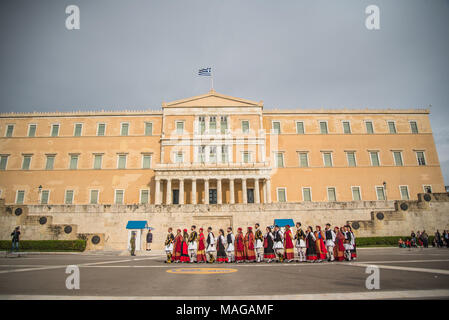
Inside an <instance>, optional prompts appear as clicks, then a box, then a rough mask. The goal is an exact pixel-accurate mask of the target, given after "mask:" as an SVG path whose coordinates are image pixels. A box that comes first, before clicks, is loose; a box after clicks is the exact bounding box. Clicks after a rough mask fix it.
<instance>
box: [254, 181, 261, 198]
mask: <svg viewBox="0 0 449 320" xmlns="http://www.w3.org/2000/svg"><path fill="white" fill-rule="evenodd" d="M254 202H255V203H260V190H259V179H254Z"/></svg>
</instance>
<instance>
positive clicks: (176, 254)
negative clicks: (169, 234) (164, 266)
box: [173, 229, 182, 263]
mask: <svg viewBox="0 0 449 320" xmlns="http://www.w3.org/2000/svg"><path fill="white" fill-rule="evenodd" d="M181 251H182V234H181V229H178V230H176V237H175V241H174V246H173V261H175V262H176V263H178V262H179V261H181Z"/></svg>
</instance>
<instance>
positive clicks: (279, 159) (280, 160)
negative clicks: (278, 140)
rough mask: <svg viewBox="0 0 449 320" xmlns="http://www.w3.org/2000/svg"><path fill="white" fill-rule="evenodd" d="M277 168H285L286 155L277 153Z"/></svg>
mask: <svg viewBox="0 0 449 320" xmlns="http://www.w3.org/2000/svg"><path fill="white" fill-rule="evenodd" d="M276 167H277V168H283V167H284V154H283V153H282V152H277V153H276Z"/></svg>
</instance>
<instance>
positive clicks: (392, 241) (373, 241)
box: [356, 236, 433, 247]
mask: <svg viewBox="0 0 449 320" xmlns="http://www.w3.org/2000/svg"><path fill="white" fill-rule="evenodd" d="M399 239H402V240H404V241H405V240H410V239H411V238H410V236H395V237H359V238H356V244H357V247H376V246H377V247H397V246H398V241H399ZM432 241H433V236H429V246H431V245H432Z"/></svg>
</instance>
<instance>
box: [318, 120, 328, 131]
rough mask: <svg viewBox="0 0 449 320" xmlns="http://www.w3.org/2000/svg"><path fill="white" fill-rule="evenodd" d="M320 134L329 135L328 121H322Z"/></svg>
mask: <svg viewBox="0 0 449 320" xmlns="http://www.w3.org/2000/svg"><path fill="white" fill-rule="evenodd" d="M320 132H321V134H327V133H328V131H327V122H326V121H320Z"/></svg>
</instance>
